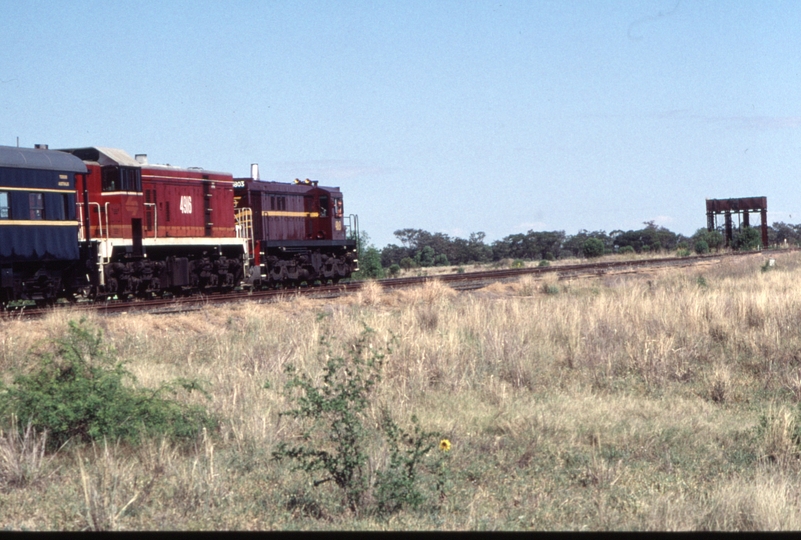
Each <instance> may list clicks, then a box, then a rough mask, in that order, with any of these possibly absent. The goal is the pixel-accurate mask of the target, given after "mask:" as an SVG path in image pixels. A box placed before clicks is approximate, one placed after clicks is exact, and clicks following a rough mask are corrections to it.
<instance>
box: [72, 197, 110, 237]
mask: <svg viewBox="0 0 801 540" xmlns="http://www.w3.org/2000/svg"><path fill="white" fill-rule="evenodd" d="M76 204H77V206H78V212H79V216H80V221H81V229H80V231H81V241H85V240H86V231H85V230H84V222H83V203H81V202H79V203H76ZM93 204H94V205H97V224H98V226H99V227H100V237H101V238H102V237H103V220H102V219H100V203H97V202H90V203H89V206H90V207H91V206H92V205H93ZM106 205H108V203H106ZM106 211H107V212H108V208H107V209H106ZM106 219H108V215H106ZM90 224H91V222H90ZM106 227H107V228H108V223H106Z"/></svg>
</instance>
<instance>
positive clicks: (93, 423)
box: [0, 319, 217, 446]
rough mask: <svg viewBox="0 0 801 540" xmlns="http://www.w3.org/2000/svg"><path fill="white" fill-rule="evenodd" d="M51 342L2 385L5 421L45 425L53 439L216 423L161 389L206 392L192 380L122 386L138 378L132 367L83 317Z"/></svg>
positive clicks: (178, 431) (129, 437) (193, 430)
mask: <svg viewBox="0 0 801 540" xmlns="http://www.w3.org/2000/svg"><path fill="white" fill-rule="evenodd" d="M49 345H50V346H49V347H48V348H46V349H45V350H40V351H36V352H32V353H31V354H33V355H34V356H35V358H36V360H37V363H39V364H40V365H41V367H40V368H39V369H38V370H37V371H35V372H33V373H31V374H27V375H17V376H16V377H15V378H14V382H13V383H12V384H11V385H10V386H6V385H2V386H0V413H1V414H2V418H3V420H4V422H6V423H8V422H9V421H10V419H11V418H12V417H14V416H16V418H18V419H19V423H20V425H25V424H28V423H30V425H31V426H33V428H34V429H35V430H37V431H43V430H47V432H48V433H49V442H50V443H51V445H53V446H60V445H62V444H64V443H65V442H66V441H68V440H70V439H77V440H81V441H90V440H93V439H100V438H103V437H109V438H112V439H122V440H124V441H126V442H132V443H136V442H139V441H140V440H141V438H142V437H143V436H146V435H154V436H161V437H167V438H170V439H191V438H194V437H196V436H197V435H198V433H200V431H201V430H202V429H203V428H209V429H215V428H216V427H217V422H216V421H215V420H214V419H213V418H211V417H210V416H209V415H208V414H207V413H206V411H205V410H204V409H203V408H201V407H199V406H188V405H183V404H181V403H178V402H177V401H174V400H171V399H168V398H166V397H164V395H165V394H169V395H176V394H177V393H178V391H179V390H184V391H187V392H192V391H193V390H199V391H200V392H202V393H203V394H204V395H206V396H207V397H208V395H207V394H206V393H205V391H204V390H203V389H202V388H201V387H200V385H199V384H198V383H197V382H195V381H190V380H184V379H180V380H176V381H174V382H173V383H170V384H164V385H162V386H161V387H160V388H158V389H156V390H152V389H145V388H142V389H136V388H131V387H129V386H126V385H125V384H124V380H125V379H129V380H130V381H131V382H135V379H134V377H133V375H131V374H130V373H129V372H128V371H127V370H126V369H125V367H124V364H123V363H122V362H117V361H116V360H115V359H114V358H113V356H110V355H109V354H108V353H107V352H106V351H104V348H103V342H102V332H101V331H100V330H97V331H95V330H93V329H92V328H91V327H90V326H89V325H88V323H86V321H85V320H84V319H81V320H80V321H79V322H75V321H70V322H69V325H68V329H67V333H66V335H65V336H63V337H61V338H57V339H54V340H52V341H51V342H50V343H49Z"/></svg>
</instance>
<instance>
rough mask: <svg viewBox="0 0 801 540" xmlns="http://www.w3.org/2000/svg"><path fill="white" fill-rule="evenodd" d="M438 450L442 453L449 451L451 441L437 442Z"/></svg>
mask: <svg viewBox="0 0 801 540" xmlns="http://www.w3.org/2000/svg"><path fill="white" fill-rule="evenodd" d="M439 449H440V450H442V451H443V452H447V451H449V450H450V449H451V441H449V440H448V439H442V440H441V441H439Z"/></svg>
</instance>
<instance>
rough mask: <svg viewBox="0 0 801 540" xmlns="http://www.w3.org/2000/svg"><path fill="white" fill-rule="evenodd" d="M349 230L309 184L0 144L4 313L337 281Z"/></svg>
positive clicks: (331, 196) (348, 266) (105, 153)
mask: <svg viewBox="0 0 801 540" xmlns="http://www.w3.org/2000/svg"><path fill="white" fill-rule="evenodd" d="M66 154H71V155H70V156H67V155H66ZM257 169H258V168H257V166H253V167H252V171H254V172H255V171H257ZM357 226H358V225H357V219H356V217H355V216H348V217H347V218H346V217H345V215H344V213H343V201H342V193H341V192H340V190H339V188H333V187H321V186H318V185H317V182H312V181H304V182H300V181H296V182H295V183H294V184H292V183H280V182H263V181H260V180H259V179H258V174H257V173H256V174H252V175H251V178H237V179H235V178H233V176H232V175H231V174H230V173H225V172H214V171H207V170H204V169H201V168H197V167H190V168H181V167H174V166H170V165H154V164H150V163H148V161H147V156H146V155H144V154H139V155H136V156H135V157H133V158H132V157H131V156H130V155H129V154H127V153H125V152H124V151H122V150H118V149H113V148H102V147H90V148H72V149H67V150H60V151H54V150H48V149H47V147H46V146H45V145H38V146H37V148H36V149H20V148H11V147H0V233H2V234H0V275H1V276H2V280H0V302H1V303H2V305H3V306H7V305H9V304H10V303H12V302H14V301H20V300H33V301H36V302H37V303H51V302H54V301H55V300H57V299H58V298H67V299H69V300H72V299H75V298H77V297H81V296H84V297H90V298H115V297H116V298H128V297H136V296H140V297H142V296H157V295H163V294H173V295H179V294H188V293H192V292H198V291H199V292H207V293H208V292H225V291H228V290H231V289H234V288H238V287H279V286H298V285H301V284H302V283H304V282H305V283H307V284H308V285H313V284H315V283H318V282H319V283H328V282H333V283H336V282H337V281H339V280H340V279H343V278H347V277H349V276H350V275H351V274H352V273H353V272H354V271H356V270H358V260H357V255H356V249H357V248H356V240H355V238H357V237H358V231H357V230H356V228H357Z"/></svg>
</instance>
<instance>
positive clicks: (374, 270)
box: [353, 231, 384, 279]
mask: <svg viewBox="0 0 801 540" xmlns="http://www.w3.org/2000/svg"><path fill="white" fill-rule="evenodd" d="M383 277H384V268H383V267H382V266H381V252H380V251H378V249H377V248H376V247H375V246H374V245H373V244H372V243H371V242H370V235H368V234H367V232H366V231H361V234H360V235H359V271H358V272H355V273H354V274H353V279H380V278H383Z"/></svg>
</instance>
